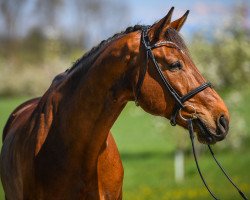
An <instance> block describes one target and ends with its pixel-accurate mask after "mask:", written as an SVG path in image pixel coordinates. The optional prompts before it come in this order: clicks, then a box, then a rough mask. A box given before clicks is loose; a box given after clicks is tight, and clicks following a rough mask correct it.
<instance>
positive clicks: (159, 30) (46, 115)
mask: <svg viewBox="0 0 250 200" xmlns="http://www.w3.org/2000/svg"><path fill="white" fill-rule="evenodd" d="M172 13H173V8H171V9H170V11H169V12H168V13H167V15H166V16H165V17H163V18H162V19H161V20H159V21H158V22H156V23H155V24H153V25H151V26H141V25H136V26H134V27H129V28H127V29H126V30H125V31H123V32H121V33H118V34H115V35H114V36H113V37H111V38H109V39H107V40H105V41H103V42H101V43H100V44H99V45H98V46H97V47H95V48H93V49H92V50H90V51H89V52H88V53H86V54H85V55H83V57H82V58H81V59H79V60H78V61H77V62H76V63H75V64H74V65H73V66H72V67H71V68H70V69H69V70H66V71H65V72H64V73H62V74H60V75H58V76H57V77H56V78H55V79H54V81H53V82H52V84H51V86H50V87H49V89H48V90H47V91H46V92H45V94H44V95H43V96H42V97H41V98H37V99H33V100H30V101H29V102H26V103H24V104H22V105H21V106H19V107H18V108H17V109H16V110H15V111H14V112H13V113H12V115H11V116H10V118H9V120H8V122H7V124H6V126H5V129H4V134H3V147H2V151H1V156H0V173H1V180H2V183H3V188H4V191H5V195H6V199H8V200H12V199H13V200H14V199H15V200H19V199H25V200H26V199H29V200H31V199H32V200H33V199H46V200H47V199H48V200H49V199H53V200H54V199H88V200H97V199H104V200H107V199H112V200H113V199H114V200H115V199H122V181H123V168H122V164H121V161H120V156H119V152H118V151H117V147H116V145H115V142H114V140H113V138H112V136H111V134H110V129H111V127H112V125H113V124H114V122H115V121H116V119H117V118H118V116H119V114H120V113H121V112H122V110H123V108H124V107H125V105H126V104H127V102H128V101H135V102H136V104H137V105H139V106H140V107H141V108H142V109H143V110H145V111H146V112H148V113H150V114H152V115H158V116H162V117H164V118H168V119H170V120H171V123H172V124H173V125H175V124H178V125H180V126H182V127H184V128H187V122H186V121H185V118H187V117H189V116H193V114H194V111H195V115H196V119H195V120H194V130H195V131H196V133H197V137H198V140H199V141H200V142H202V143H207V144H213V143H215V142H217V141H220V140H223V139H224V138H225V137H226V135H227V132H228V127H229V112H228V110H227V107H226V105H225V104H224V102H223V100H222V99H221V98H220V96H219V95H218V94H217V93H216V91H215V90H214V89H213V88H211V87H210V84H208V83H206V81H205V79H204V78H203V76H202V75H201V74H200V73H199V71H198V69H197V68H196V66H195V64H194V63H193V62H192V60H191V57H190V55H189V52H188V49H187V47H186V45H185V43H184V41H183V40H182V38H181V37H180V35H179V31H180V29H181V27H182V26H183V24H184V22H185V21H186V18H187V16H188V13H189V12H186V13H185V14H184V15H183V16H182V17H181V18H179V19H177V20H175V21H171V16H172ZM149 58H150V59H149ZM180 114H181V115H180Z"/></svg>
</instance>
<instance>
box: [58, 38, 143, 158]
mask: <svg viewBox="0 0 250 200" xmlns="http://www.w3.org/2000/svg"><path fill="white" fill-rule="evenodd" d="M136 42H137V44H135V43H136ZM136 42H134V41H133V42H131V43H130V44H132V43H133V45H132V47H131V46H130V47H128V38H126V37H123V38H120V39H119V40H118V41H116V42H113V44H110V45H109V46H108V47H107V48H106V49H105V50H104V51H103V53H101V54H100V55H99V56H98V57H97V59H96V61H95V62H94V64H93V66H92V67H91V68H90V69H89V71H88V72H87V74H86V75H85V76H83V77H82V79H81V80H79V81H78V83H77V86H76V88H75V89H73V90H72V87H71V86H70V85H68V87H65V88H64V89H65V91H63V93H64V94H63V95H62V96H64V97H63V98H62V100H61V103H60V107H59V109H58V110H59V114H58V115H57V116H60V120H58V122H59V123H58V124H60V125H59V126H58V127H59V128H60V131H59V133H60V134H62V137H60V138H64V140H65V141H64V143H66V144H67V142H68V143H69V144H70V143H72V142H73V143H74V145H73V146H74V148H75V151H76V152H77V153H78V154H82V155H80V156H81V157H85V159H84V162H86V161H87V160H88V159H89V162H91V160H92V161H96V159H97V157H98V154H99V151H100V149H101V146H102V145H103V144H104V142H105V141H106V138H107V136H108V133H109V131H110V129H111V127H112V125H113V124H114V122H115V120H116V119H117V117H118V116H119V114H120V112H121V111H122V109H123V108H124V106H125V105H126V103H127V101H128V100H130V99H131V98H133V96H132V92H131V91H132V89H131V83H132V82H133V81H132V78H133V71H134V70H133V68H134V67H133V65H134V64H131V60H132V59H133V55H135V51H136V49H137V48H139V45H138V42H139V39H137V40H136ZM137 51H138V50H137ZM70 82H71V83H72V84H74V83H73V82H74V80H71V81H69V84H70Z"/></svg>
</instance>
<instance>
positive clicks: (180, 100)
mask: <svg viewBox="0 0 250 200" xmlns="http://www.w3.org/2000/svg"><path fill="white" fill-rule="evenodd" d="M148 28H149V26H144V27H142V35H141V43H142V45H143V47H144V49H145V50H146V60H145V65H144V66H143V68H142V69H141V70H140V73H139V77H138V82H137V85H136V88H135V103H136V105H137V106H138V105H139V102H138V100H139V97H140V91H141V87H142V84H143V80H144V77H145V74H146V71H147V68H148V62H149V59H151V61H152V63H153V65H154V67H155V69H156V71H157V73H158V74H159V76H160V79H161V81H162V83H163V85H164V87H165V89H166V90H167V91H168V92H169V94H171V96H172V97H173V98H174V100H175V106H174V109H173V111H172V114H171V117H170V123H171V125H172V126H175V125H176V117H177V115H178V113H179V116H180V118H181V119H182V120H184V121H186V122H187V124H188V130H189V134H190V139H191V143H192V151H193V155H194V159H195V163H196V167H197V170H198V172H199V175H200V177H201V179H202V181H203V183H204V185H205V187H206V188H207V190H208V192H209V193H210V195H211V196H212V197H213V198H214V199H216V200H218V198H217V197H216V196H215V195H214V193H213V192H212V191H211V190H210V188H209V187H208V185H207V183H206V181H205V179H204V177H203V175H202V173H201V170H200V167H199V164H198V160H197V156H196V151H195V146H194V130H193V120H194V119H196V118H197V116H196V109H195V107H193V106H192V105H190V104H184V103H185V102H186V101H187V100H189V99H191V98H192V97H193V96H195V95H196V94H198V93H200V92H201V91H203V90H205V89H206V88H208V87H211V83H210V82H205V83H203V84H202V85H200V86H199V87H197V88H195V89H193V90H191V91H190V92H188V93H187V94H185V95H183V96H180V95H179V94H178V93H177V92H176V90H175V89H174V88H173V87H172V86H171V84H170V83H169V81H168V80H167V79H166V78H165V76H164V74H163V72H162V70H161V68H160V67H159V65H158V63H157V61H156V59H155V57H154V54H153V52H152V49H155V48H158V47H162V46H166V45H168V46H171V47H174V48H176V49H178V50H179V51H181V52H182V53H184V52H183V51H182V50H181V49H180V48H179V47H178V46H177V45H176V44H175V43H173V42H171V41H161V42H158V43H155V44H153V45H151V44H150V40H149V37H148ZM188 106H189V107H191V108H192V110H193V113H192V114H191V115H190V116H189V117H188V118H184V117H183V116H182V114H181V110H182V109H184V108H185V107H188ZM208 136H209V135H208ZM208 148H209V151H210V153H211V155H212V157H213V159H214V160H215V162H216V164H217V165H218V166H219V168H220V169H221V170H222V172H223V173H224V175H225V176H226V178H227V179H228V180H229V181H230V182H231V184H232V185H233V186H234V187H235V188H236V190H237V191H238V192H239V194H240V195H241V197H242V198H243V199H244V200H248V199H247V197H246V196H245V194H244V193H243V192H242V191H241V190H240V189H239V188H238V187H237V186H236V185H235V184H234V183H233V181H232V179H231V178H230V177H229V176H228V175H227V173H226V172H225V170H224V169H223V167H222V166H221V164H220V163H219V162H218V160H217V159H216V158H215V156H214V152H213V151H212V148H211V147H210V145H208Z"/></svg>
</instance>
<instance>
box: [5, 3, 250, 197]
mask: <svg viewBox="0 0 250 200" xmlns="http://www.w3.org/2000/svg"><path fill="white" fill-rule="evenodd" d="M172 6H174V7H175V11H174V15H173V19H177V18H179V17H181V16H182V15H183V14H184V13H185V11H186V10H190V14H189V17H188V19H187V21H186V23H185V25H184V27H183V29H182V30H181V34H182V36H183V38H184V39H185V41H186V43H187V44H188V47H189V49H190V52H191V55H192V58H193V60H194V62H195V63H196V65H197V67H198V68H199V70H200V71H201V72H202V73H203V74H204V76H205V77H206V78H207V79H208V80H210V81H211V82H212V83H213V85H214V86H215V88H216V89H217V91H218V92H219V93H220V95H221V96H222V97H223V99H224V100H225V102H226V104H227V105H228V107H229V110H230V113H231V125H230V134H229V136H228V138H227V139H226V140H224V141H223V142H220V143H218V144H216V145H215V151H216V154H217V155H218V158H219V159H220V160H221V162H222V164H223V165H224V166H225V168H226V169H228V172H229V173H230V175H232V177H233V179H234V180H235V182H236V183H237V184H238V185H239V186H240V187H241V188H242V189H243V191H244V192H246V194H247V195H248V197H249V198H250V172H249V168H248V167H249V166H250V145H249V143H250V125H249V123H250V104H249V101H250V85H249V83H250V1H249V0H241V1H240V0H217V1H211V0H203V1H199V0H186V1H181V0H179V1H178V0H175V1H168V0H127V1H118V0H99V1H98V0H71V1H66V0H0V83H1V84H0V129H1V130H2V128H3V126H4V124H5V123H6V120H7V118H8V116H9V114H10V112H11V111H12V110H13V109H14V108H15V107H16V106H17V105H18V104H20V103H21V102H23V101H25V100H27V99H29V98H32V97H36V96H41V95H43V93H44V92H45V91H46V89H47V88H48V87H49V85H50V83H51V81H52V79H53V77H54V76H55V75H56V74H58V73H60V72H62V71H65V70H66V69H67V68H69V67H70V66H71V65H72V63H73V62H74V61H75V60H77V58H79V57H81V56H82V55H83V54H84V53H85V52H87V51H88V50H89V49H91V48H92V47H93V46H96V45H98V44H99V43H100V42H101V41H102V40H104V39H107V38H108V37H110V36H112V35H113V34H115V33H117V32H120V31H123V30H125V29H126V28H127V27H128V26H133V25H135V24H146V25H150V24H153V23H154V22H155V21H157V20H159V19H160V18H162V17H164V16H165V15H166V13H167V12H168V10H169V9H170V8H171V7H172ZM112 131H113V134H114V136H115V139H116V142H117V145H118V148H119V151H120V153H121V157H122V161H123V165H124V169H125V179H124V188H123V196H124V199H125V200H144V199H145V200H154V199H157V200H159V199H164V200H167V199H171V200H175V199H210V197H209V195H208V193H207V191H206V190H205V189H204V187H203V185H202V182H201V180H200V178H199V176H198V173H197V171H196V168H195V164H194V162H193V158H192V154H191V146H190V142H189V137H188V135H187V133H186V131H185V130H182V129H180V128H176V127H175V128H172V127H170V125H169V122H168V121H166V120H163V119H161V118H158V117H153V116H150V115H149V114H146V113H145V112H144V111H142V110H141V109H140V108H137V107H135V105H134V104H133V103H129V104H128V105H127V106H126V108H125V109H124V111H123V112H122V114H121V116H120V117H119V119H118V120H117V122H116V123H115V125H114V127H113V128H112ZM197 145H198V151H199V159H200V163H201V168H202V171H203V172H204V175H205V176H206V178H207V180H208V183H209V184H210V185H211V187H212V188H213V190H214V191H215V192H216V193H217V194H218V197H219V198H220V199H230V200H231V199H232V200H233V199H237V198H238V196H237V191H235V190H233V188H232V189H231V186H230V185H229V183H228V182H227V181H226V180H225V179H224V178H223V177H222V175H221V173H220V172H219V170H218V169H217V168H216V166H215V165H214V163H213V161H212V159H211V156H209V155H208V154H207V149H206V148H205V147H204V146H202V145H199V144H197ZM176 163H179V164H176ZM181 163H183V166H182V164H181ZM178 166H179V167H178ZM182 167H183V170H182ZM177 168H178V169H179V171H178V170H177ZM229 188H230V189H229ZM3 196H4V193H3V191H2V193H1V196H0V199H3Z"/></svg>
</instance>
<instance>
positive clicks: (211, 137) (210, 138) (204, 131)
mask: <svg viewBox="0 0 250 200" xmlns="http://www.w3.org/2000/svg"><path fill="white" fill-rule="evenodd" d="M195 126H196V133H197V138H198V141H199V142H200V143H203V144H215V143H216V142H218V141H221V140H223V138H221V137H220V136H218V135H217V134H216V132H215V131H212V130H211V128H209V126H208V125H207V124H206V123H205V122H204V121H202V120H201V119H200V118H197V119H196V120H195Z"/></svg>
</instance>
